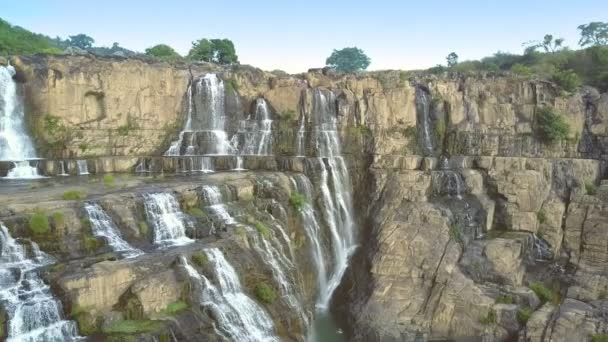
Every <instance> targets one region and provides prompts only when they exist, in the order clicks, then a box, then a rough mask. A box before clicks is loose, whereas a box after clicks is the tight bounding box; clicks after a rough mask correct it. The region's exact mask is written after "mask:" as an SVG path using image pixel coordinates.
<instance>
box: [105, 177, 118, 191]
mask: <svg viewBox="0 0 608 342" xmlns="http://www.w3.org/2000/svg"><path fill="white" fill-rule="evenodd" d="M103 184H104V185H105V186H107V187H110V188H111V187H113V186H114V185H115V184H116V179H115V178H114V176H113V175H104V176H103Z"/></svg>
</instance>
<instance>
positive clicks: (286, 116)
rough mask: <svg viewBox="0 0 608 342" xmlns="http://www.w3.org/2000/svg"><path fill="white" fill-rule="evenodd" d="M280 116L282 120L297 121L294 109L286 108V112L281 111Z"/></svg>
mask: <svg viewBox="0 0 608 342" xmlns="http://www.w3.org/2000/svg"><path fill="white" fill-rule="evenodd" d="M279 117H280V118H281V120H285V121H295V120H296V112H294V111H293V110H286V111H284V112H281V113H279Z"/></svg>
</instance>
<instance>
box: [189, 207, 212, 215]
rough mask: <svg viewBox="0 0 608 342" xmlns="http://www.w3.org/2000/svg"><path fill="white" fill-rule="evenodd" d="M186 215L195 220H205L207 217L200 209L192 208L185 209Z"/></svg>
mask: <svg viewBox="0 0 608 342" xmlns="http://www.w3.org/2000/svg"><path fill="white" fill-rule="evenodd" d="M186 213H187V214H188V215H190V216H192V217H196V218H205V217H207V214H205V212H204V211H203V210H201V209H200V208H197V207H192V208H188V209H186Z"/></svg>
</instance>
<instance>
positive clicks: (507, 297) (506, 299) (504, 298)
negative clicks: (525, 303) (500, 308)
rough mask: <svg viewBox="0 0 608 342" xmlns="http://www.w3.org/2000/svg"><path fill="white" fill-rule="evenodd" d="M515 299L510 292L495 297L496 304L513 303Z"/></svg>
mask: <svg viewBox="0 0 608 342" xmlns="http://www.w3.org/2000/svg"><path fill="white" fill-rule="evenodd" d="M514 302H515V300H513V296H511V295H510V294H507V295H501V296H498V298H496V304H513V303H514Z"/></svg>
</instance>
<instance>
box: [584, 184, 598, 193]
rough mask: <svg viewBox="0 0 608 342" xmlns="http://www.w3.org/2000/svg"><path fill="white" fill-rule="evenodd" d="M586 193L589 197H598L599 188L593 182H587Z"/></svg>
mask: <svg viewBox="0 0 608 342" xmlns="http://www.w3.org/2000/svg"><path fill="white" fill-rule="evenodd" d="M585 192H586V193H587V195H589V196H595V195H597V187H596V186H595V184H593V182H589V181H587V182H585Z"/></svg>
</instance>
